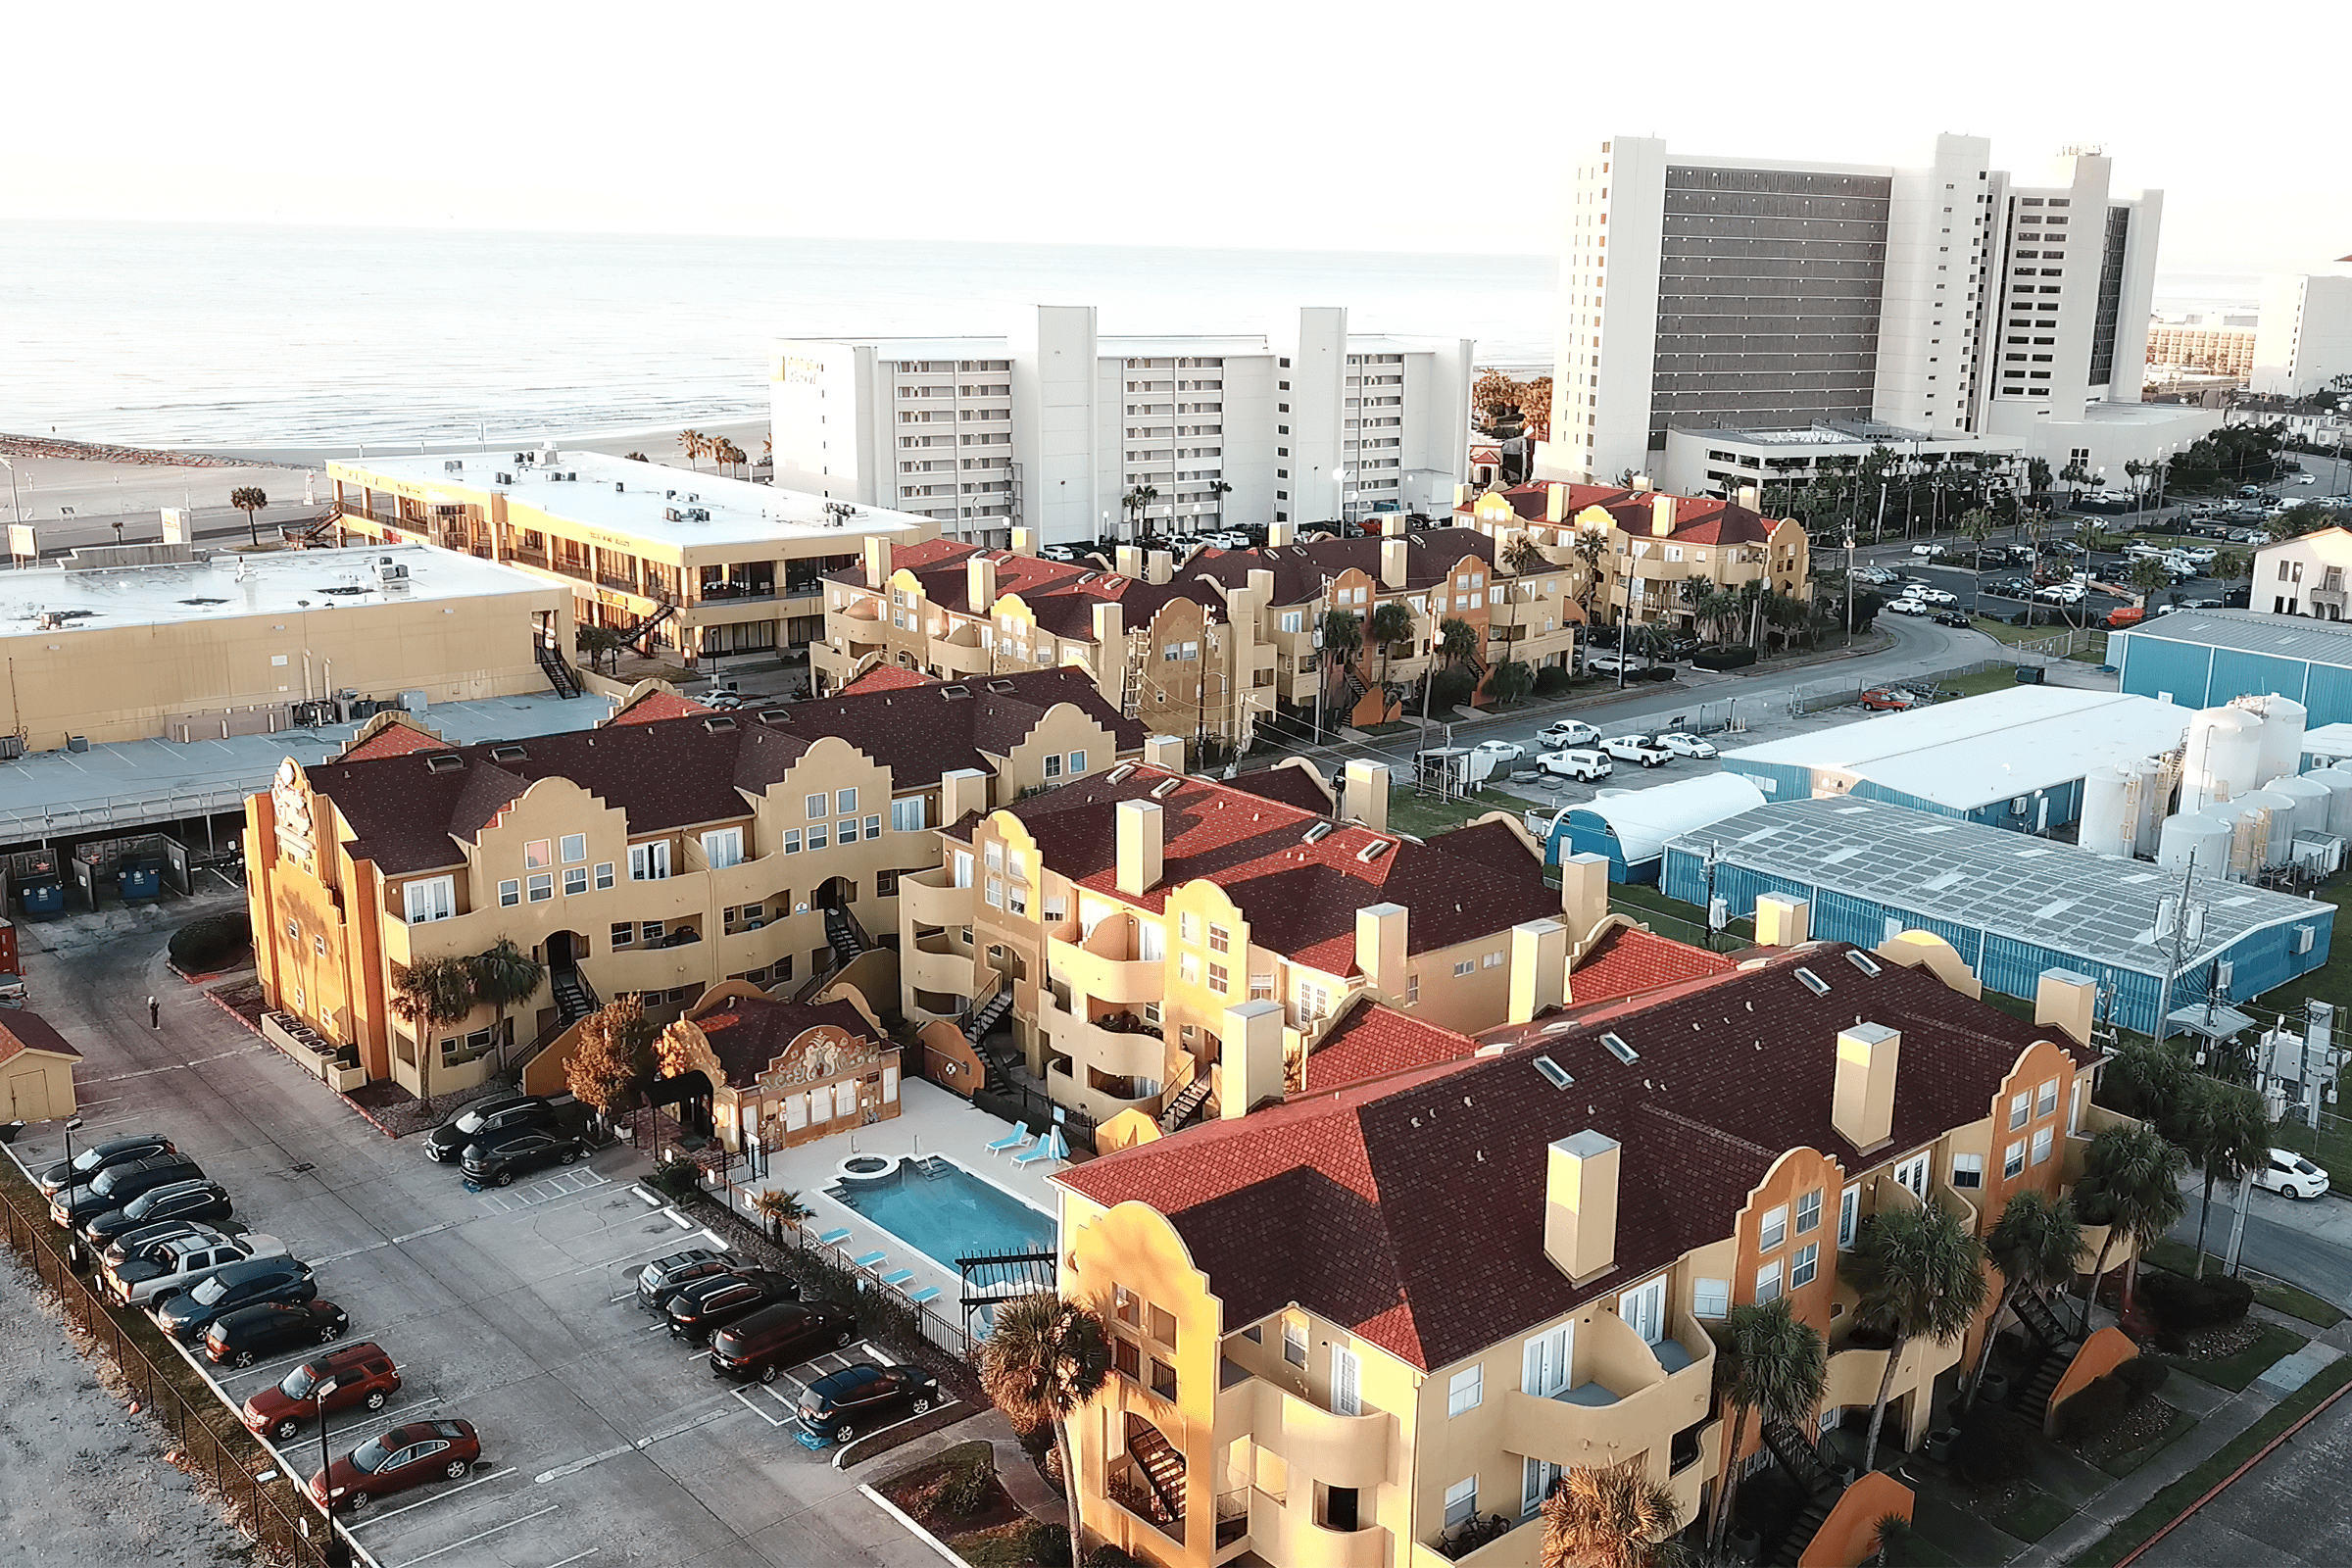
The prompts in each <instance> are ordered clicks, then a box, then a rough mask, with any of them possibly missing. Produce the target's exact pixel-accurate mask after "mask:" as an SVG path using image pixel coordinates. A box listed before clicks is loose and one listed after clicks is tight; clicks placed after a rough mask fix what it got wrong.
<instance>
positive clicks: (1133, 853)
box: [1118, 801, 1160, 899]
mask: <svg viewBox="0 0 2352 1568" xmlns="http://www.w3.org/2000/svg"><path fill="white" fill-rule="evenodd" d="M1118 823H1119V830H1118V841H1119V891H1120V892H1121V893H1124V894H1126V895H1127V896H1128V897H1129V898H1131V899H1140V898H1142V897H1143V896H1144V895H1145V894H1147V893H1149V892H1151V891H1152V889H1153V888H1155V887H1157V886H1159V844H1160V839H1159V834H1160V825H1159V803H1158V802H1157V801H1121V802H1120V803H1119V810H1118Z"/></svg>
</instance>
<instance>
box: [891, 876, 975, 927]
mask: <svg viewBox="0 0 2352 1568" xmlns="http://www.w3.org/2000/svg"><path fill="white" fill-rule="evenodd" d="M899 900H900V903H899V908H900V909H901V910H902V911H903V912H904V914H905V916H906V917H907V919H909V920H912V921H913V922H914V923H915V924H916V925H964V924H967V923H968V922H969V921H970V920H971V917H972V890H971V889H970V888H959V887H953V886H950V885H949V882H948V873H947V871H946V870H945V868H942V869H939V870H934V871H924V872H922V873H920V874H919V875H914V876H902V877H900V878H899Z"/></svg>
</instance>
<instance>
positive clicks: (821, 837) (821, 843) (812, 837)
mask: <svg viewBox="0 0 2352 1568" xmlns="http://www.w3.org/2000/svg"><path fill="white" fill-rule="evenodd" d="M808 844H809V853H810V854H811V855H813V854H815V853H816V852H817V851H818V850H821V849H823V848H824V847H825V824H824V823H822V822H811V823H809V838H808Z"/></svg>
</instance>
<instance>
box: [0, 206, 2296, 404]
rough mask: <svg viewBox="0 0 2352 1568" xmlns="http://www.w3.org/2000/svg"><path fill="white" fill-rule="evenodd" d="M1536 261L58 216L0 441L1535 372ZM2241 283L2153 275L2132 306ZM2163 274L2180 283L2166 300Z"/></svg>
mask: <svg viewBox="0 0 2352 1568" xmlns="http://www.w3.org/2000/svg"><path fill="white" fill-rule="evenodd" d="M1554 272H1555V264H1554V262H1553V260H1552V259H1551V258H1550V257H1547V256H1510V255H1504V256H1475V255H1430V254H1425V253H1417V252H1409V251H1366V252H1347V253H1340V252H1307V251H1250V250H1171V249H1154V248H1149V247H1142V246H1058V245H1056V246H1049V245H974V244H956V243H952V242H946V241H940V242H928V243H911V242H907V241H897V240H889V241H884V240H832V239H780V238H745V237H680V236H640V235H614V234H542V233H488V232H471V231H435V230H422V229H396V228H331V227H319V228H305V227H269V226H239V225H227V224H219V225H182V224H170V225H167V224H140V223H101V222H60V221H17V220H12V221H9V222H8V223H6V224H4V225H0V431H5V432H11V433H16V434H25V435H45V434H48V433H49V432H50V430H51V428H52V427H54V428H55V430H56V433H57V434H59V435H61V436H65V437H68V438H72V439H76V440H85V441H101V442H119V443H123V444H126V445H145V446H189V447H203V446H207V445H213V446H223V447H257V446H310V445H325V444H341V443H350V442H383V443H386V444H393V443H400V444H406V443H411V442H425V443H434V444H439V443H455V442H462V441H463V442H471V441H474V440H476V439H477V438H486V439H488V440H491V441H496V442H501V443H503V442H505V441H508V440H515V441H518V442H519V441H523V440H530V439H538V438H541V437H550V436H575V435H585V434H590V433H593V432H597V431H605V430H616V429H630V428H636V427H642V426H678V425H684V424H690V423H695V422H706V423H716V422H721V421H724V420H728V419H742V418H756V417H762V416H763V415H764V414H765V412H766V408H767V388H766V382H765V378H764V370H763V360H764V354H765V348H766V344H767V341H768V340H769V339H770V338H774V337H825V336H837V335H843V334H861V335H862V334H882V335H905V334H937V333H968V334H984V333H991V332H1001V331H1004V330H1005V328H1006V326H1007V325H1008V324H1009V322H1010V321H1011V319H1013V318H1014V317H1015V316H1016V315H1017V314H1018V313H1019V311H1020V309H1021V308H1022V307H1024V306H1028V305H1033V304H1036V303H1040V302H1054V303H1074V304H1092V305H1096V306H1098V307H1100V309H1101V316H1100V324H1101V328H1102V330H1103V332H1104V333H1106V334H1118V333H1161V332H1169V333H1176V332H1230V331H1250V332H1258V331H1267V330H1279V329H1280V324H1281V323H1282V322H1283V321H1284V320H1286V319H1295V313H1296V312H1297V310H1298V308H1299V306H1301V305H1345V306H1347V307H1348V310H1349V321H1350V324H1351V325H1352V326H1354V327H1355V328H1356V329H1358V330H1362V331H1389V332H1399V333H1414V334H1430V335H1435V336H1442V337H1468V338H1473V339H1475V340H1477V343H1478V355H1479V359H1480V362H1481V363H1482V364H1491V365H1499V366H1504V367H1508V368H1514V369H1518V370H1522V371H1525V370H1532V369H1537V368H1544V367H1548V365H1549V364H1550V360H1551V320H1552V286H1553V277H1554ZM2258 281H2259V280H2258V279H2254V278H2250V277H2242V278H2241V277H2232V276H2216V275H2210V274H2199V275H2196V276H2193V277H2182V278H2180V279H2178V280H2176V279H2170V278H2167V279H2161V280H2160V281H2159V285H2158V291H2157V292H2158V299H2157V306H2158V308H2159V309H2198V308H2212V307H2213V306H2217V305H2224V304H2235V303H2239V302H2241V301H2243V302H2248V303H2250V301H2251V299H2252V296H2253V293H2254V291H2255V288H2256V286H2257V284H2258ZM2176 283H2178V285H2179V286H2177V287H2176V286H2175V284H2176Z"/></svg>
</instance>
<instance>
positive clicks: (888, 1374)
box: [800, 1361, 939, 1443]
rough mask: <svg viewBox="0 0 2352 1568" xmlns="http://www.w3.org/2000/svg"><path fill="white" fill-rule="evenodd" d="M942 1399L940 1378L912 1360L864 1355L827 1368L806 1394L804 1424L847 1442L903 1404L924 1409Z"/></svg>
mask: <svg viewBox="0 0 2352 1568" xmlns="http://www.w3.org/2000/svg"><path fill="white" fill-rule="evenodd" d="M938 1402H939V1379H937V1378H935V1377H933V1376H932V1375H931V1374H930V1373H928V1372H925V1371H922V1370H920V1369H919V1368H916V1367H911V1366H876V1365H875V1364H874V1363H873V1362H871V1361H859V1362H858V1363H856V1364H855V1365H852V1366H846V1367H843V1368H842V1369H841V1370H840V1371H838V1372H828V1373H826V1374H825V1375H824V1376H823V1377H821V1378H818V1379H817V1380H816V1381H815V1382H814V1383H811V1384H809V1392H808V1393H806V1394H804V1395H802V1396H801V1409H800V1416H801V1426H802V1427H803V1428H804V1429H805V1430H807V1431H808V1433H809V1435H810V1436H811V1437H814V1438H817V1439H819V1440H829V1441H831V1442H834V1443H847V1442H849V1441H850V1440H851V1439H852V1438H855V1437H856V1436H858V1433H860V1432H871V1431H872V1430H873V1429H874V1428H876V1427H878V1426H882V1425H884V1424H886V1423H887V1422H888V1421H889V1420H890V1419H891V1418H892V1417H894V1416H896V1415H897V1414H898V1413H899V1412H900V1411H902V1410H904V1411H906V1412H907V1414H908V1415H921V1414H922V1413H923V1412H924V1411H926V1410H928V1409H930V1408H931V1407H932V1406H933V1405H935V1404H937V1403H938Z"/></svg>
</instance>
